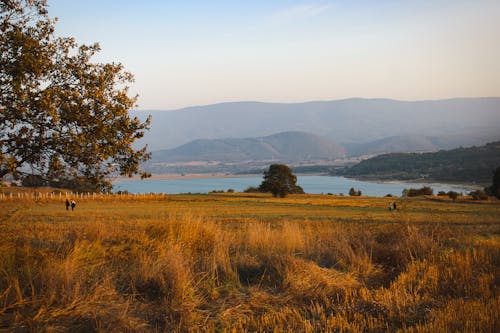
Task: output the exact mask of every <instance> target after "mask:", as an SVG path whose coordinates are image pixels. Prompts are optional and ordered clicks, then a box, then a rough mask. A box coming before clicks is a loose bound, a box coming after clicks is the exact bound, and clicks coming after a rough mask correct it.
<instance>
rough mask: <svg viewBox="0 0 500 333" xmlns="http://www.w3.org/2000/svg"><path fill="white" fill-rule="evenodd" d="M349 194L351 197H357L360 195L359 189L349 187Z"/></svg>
mask: <svg viewBox="0 0 500 333" xmlns="http://www.w3.org/2000/svg"><path fill="white" fill-rule="evenodd" d="M349 195H350V196H351V197H359V196H361V190H355V189H354V187H351V189H350V190H349Z"/></svg>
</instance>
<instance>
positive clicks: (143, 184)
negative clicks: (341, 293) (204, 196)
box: [113, 175, 471, 196]
mask: <svg viewBox="0 0 500 333" xmlns="http://www.w3.org/2000/svg"><path fill="white" fill-rule="evenodd" d="M261 182H262V176H258V177H231V178H185V179H182V178H181V179H154V180H152V179H151V180H120V181H116V182H114V183H113V188H114V190H115V191H120V190H121V191H128V192H131V193H169V194H179V193H208V192H210V191H213V190H224V191H227V190H228V189H230V188H231V189H234V190H235V191H236V192H242V191H243V190H245V189H246V188H248V187H249V186H255V187H257V186H259V184H260V183H261ZM297 184H298V185H300V186H302V188H303V189H304V191H305V192H306V193H315V194H320V193H324V194H326V193H333V194H339V193H343V194H344V195H348V193H349V189H350V188H351V187H354V188H355V189H356V190H361V191H362V192H363V195H369V196H384V195H386V194H388V193H391V194H392V195H396V196H399V195H401V192H402V191H403V189H405V188H410V187H412V188H420V187H422V186H424V185H428V186H431V187H432V188H433V189H434V193H435V194H437V192H439V191H445V192H448V191H450V190H453V191H457V192H464V193H468V192H470V191H471V188H467V187H466V186H457V185H447V184H424V183H402V182H401V183H393V182H391V183H384V182H368V181H359V180H354V179H349V178H344V177H333V176H300V175H299V176H297Z"/></svg>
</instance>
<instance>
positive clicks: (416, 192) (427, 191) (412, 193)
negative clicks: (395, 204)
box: [403, 186, 434, 197]
mask: <svg viewBox="0 0 500 333" xmlns="http://www.w3.org/2000/svg"><path fill="white" fill-rule="evenodd" d="M433 194H434V190H433V189H432V188H431V187H429V186H423V187H421V188H419V189H415V188H410V189H404V190H403V196H407V197H417V196H421V195H433Z"/></svg>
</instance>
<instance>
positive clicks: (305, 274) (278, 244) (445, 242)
mask: <svg viewBox="0 0 500 333" xmlns="http://www.w3.org/2000/svg"><path fill="white" fill-rule="evenodd" d="M391 200H397V202H398V207H400V209H399V210H398V211H396V212H389V211H387V209H386V204H387V199H385V198H365V197H361V198H341V197H331V196H321V195H300V196H290V197H287V198H285V199H275V198H271V197H269V196H265V195H242V194H233V195H176V196H166V197H164V196H151V197H139V196H121V197H118V196H117V197H114V196H113V197H106V198H97V199H95V198H94V199H82V200H80V201H79V202H78V204H77V207H76V210H75V211H74V212H71V211H66V210H65V209H64V206H63V203H62V202H60V200H49V199H46V200H33V199H23V200H4V201H0V206H1V211H2V213H1V215H0V235H1V240H0V331H2V330H5V331H11V330H12V331H19V332H22V331H47V332H62V331H73V332H78V331H80V332H87V331H103V332H108V331H116V332H123V331H159V332H163V331H165V332H175V331H179V332H187V331H194V332H196V331H219V332H245V331H248V332H254V331H260V332H270V331H273V332H280V331H290V332H317V331H322V332H359V331H373V332H377V331H379V332H385V331H402V332H438V331H450V332H451V331H469V332H495V331H498V330H499V325H500V323H499V317H500V315H499V314H500V313H499V312H500V295H499V285H500V241H499V238H498V237H499V233H500V205H498V204H495V203H489V204H470V203H466V202H463V203H451V202H437V201H431V200H427V199H405V200H402V199H401V198H397V199H391Z"/></svg>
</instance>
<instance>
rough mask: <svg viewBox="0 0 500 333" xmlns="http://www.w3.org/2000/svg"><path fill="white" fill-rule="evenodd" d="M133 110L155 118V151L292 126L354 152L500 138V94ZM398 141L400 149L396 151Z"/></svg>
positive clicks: (151, 136)
mask: <svg viewBox="0 0 500 333" xmlns="http://www.w3.org/2000/svg"><path fill="white" fill-rule="evenodd" d="M133 115H135V116H138V117H139V118H140V119H145V118H146V117H147V116H148V115H151V116H152V123H151V130H150V131H149V132H147V133H146V135H145V136H144V138H143V139H141V141H140V142H139V144H148V146H149V150H150V151H153V154H154V151H157V150H161V149H171V148H175V147H178V146H180V145H183V144H186V143H189V142H191V141H193V140H197V139H227V138H232V139H239V138H259V137H266V136H270V135H274V134H277V133H281V132H290V131H300V132H306V133H314V135H319V136H322V137H325V138H327V139H329V140H332V141H333V142H335V143H336V144H338V145H341V146H343V147H344V148H345V149H346V150H347V152H348V154H367V153H378V152H386V151H393V150H394V149H396V148H397V149H396V150H397V151H398V150H399V149H402V150H404V151H417V150H432V149H439V148H454V147H458V146H470V145H477V144H483V143H486V142H489V141H494V140H495V139H500V98H499V97H485V98H455V99H447V100H430V101H397V100H391V99H362V98H352V99H344V100H335V101H319V102H306V103H290V104H286V103H261V102H235V103H222V104H214V105H207V106H197V107H189V108H184V109H178V110H172V111H160V110H155V111H134V112H133ZM391 142H392V143H391ZM393 144H397V145H400V147H395V148H391V146H392V145H393ZM384 146H385V148H384ZM381 147H382V148H381Z"/></svg>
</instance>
